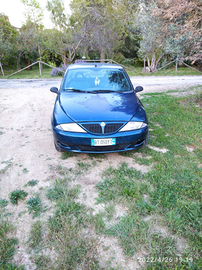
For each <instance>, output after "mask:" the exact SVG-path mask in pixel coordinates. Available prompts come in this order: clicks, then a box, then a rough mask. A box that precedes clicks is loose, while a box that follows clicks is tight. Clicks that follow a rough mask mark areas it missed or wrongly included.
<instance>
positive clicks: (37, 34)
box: [21, 0, 43, 69]
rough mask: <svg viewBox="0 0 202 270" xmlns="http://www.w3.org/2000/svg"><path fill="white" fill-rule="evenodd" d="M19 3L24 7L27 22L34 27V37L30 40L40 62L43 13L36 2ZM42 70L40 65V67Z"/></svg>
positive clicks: (29, 0)
mask: <svg viewBox="0 0 202 270" xmlns="http://www.w3.org/2000/svg"><path fill="white" fill-rule="evenodd" d="M21 2H22V3H23V4H24V5H25V6H26V9H27V11H26V17H27V21H30V22H32V23H33V27H34V36H33V39H32V42H33V44H37V48H38V53H39V59H40V61H41V56H42V53H41V30H42V29H43V26H42V24H41V22H42V19H43V11H42V9H41V7H40V4H39V3H38V2H37V1H36V0H21ZM41 69H42V65H41Z"/></svg>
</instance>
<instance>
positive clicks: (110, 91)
mask: <svg viewBox="0 0 202 270" xmlns="http://www.w3.org/2000/svg"><path fill="white" fill-rule="evenodd" d="M112 92H119V91H115V90H93V91H91V93H95V94H97V93H112Z"/></svg>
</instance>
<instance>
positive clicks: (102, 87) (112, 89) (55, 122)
mask: <svg viewBox="0 0 202 270" xmlns="http://www.w3.org/2000/svg"><path fill="white" fill-rule="evenodd" d="M142 90H143V88H142V87H141V86H137V87H136V88H135V89H134V88H133V85H132V83H131V81H130V78H129V77H128V75H127V73H126V71H125V70H124V69H123V68H122V67H121V66H119V65H115V64H108V63H82V64H72V65H70V66H69V67H68V69H67V70H66V73H65V75H64V78H63V80H62V83H61V86H60V89H59V90H58V89H57V88H56V87H52V88H51V89H50V91H51V92H54V93H56V94H57V97H56V101H55V106H54V110H53V115H52V119H51V124H52V130H53V136H54V143H55V148H56V150H57V151H70V152H78V153H109V152H121V151H128V150H133V149H137V148H140V147H143V146H145V145H146V144H147V142H148V138H149V133H148V121H147V116H146V112H145V109H144V107H143V105H142V103H141V101H140V100H139V98H138V97H137V95H136V93H137V92H140V91H142Z"/></svg>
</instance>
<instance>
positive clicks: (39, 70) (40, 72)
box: [39, 61, 41, 77]
mask: <svg viewBox="0 0 202 270" xmlns="http://www.w3.org/2000/svg"><path fill="white" fill-rule="evenodd" d="M39 73H40V77H41V61H39Z"/></svg>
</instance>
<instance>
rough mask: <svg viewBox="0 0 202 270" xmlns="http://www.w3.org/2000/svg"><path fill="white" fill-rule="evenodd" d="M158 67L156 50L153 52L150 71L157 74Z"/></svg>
mask: <svg viewBox="0 0 202 270" xmlns="http://www.w3.org/2000/svg"><path fill="white" fill-rule="evenodd" d="M156 66H157V64H156V52H155V50H153V52H152V59H151V67H150V70H151V71H152V72H156V71H157V69H156Z"/></svg>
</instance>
